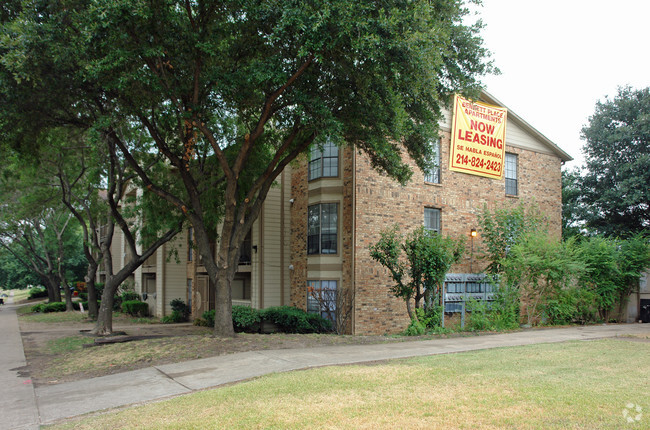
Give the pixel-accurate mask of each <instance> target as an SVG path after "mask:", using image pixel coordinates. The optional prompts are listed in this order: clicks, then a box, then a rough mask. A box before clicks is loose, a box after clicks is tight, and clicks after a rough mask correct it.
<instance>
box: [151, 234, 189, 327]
mask: <svg viewBox="0 0 650 430" xmlns="http://www.w3.org/2000/svg"><path fill="white" fill-rule="evenodd" d="M157 253H158V267H159V268H162V270H160V269H159V271H160V272H162V273H160V275H158V274H156V282H157V283H158V291H163V294H159V296H162V298H161V299H162V300H164V307H162V303H161V306H159V309H164V311H163V315H161V316H165V315H170V314H171V313H172V309H171V306H170V302H171V301H172V300H174V299H181V300H183V301H184V302H185V303H187V267H186V266H187V232H186V231H184V232H182V233H179V234H178V235H177V236H176V238H174V239H173V240H172V241H171V242H169V243H166V244H165V245H163V246H162V247H161V248H160V249H158V251H157ZM159 279H160V280H162V282H160V283H159V281H158V280H159Z"/></svg>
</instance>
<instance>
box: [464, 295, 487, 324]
mask: <svg viewBox="0 0 650 430" xmlns="http://www.w3.org/2000/svg"><path fill="white" fill-rule="evenodd" d="M466 306H467V308H466V309H467V312H468V313H469V321H468V323H467V324H466V325H465V329H466V330H469V331H488V330H494V322H493V321H492V315H491V310H490V308H489V305H488V302H487V301H485V300H476V299H470V300H468V301H467V303H466Z"/></svg>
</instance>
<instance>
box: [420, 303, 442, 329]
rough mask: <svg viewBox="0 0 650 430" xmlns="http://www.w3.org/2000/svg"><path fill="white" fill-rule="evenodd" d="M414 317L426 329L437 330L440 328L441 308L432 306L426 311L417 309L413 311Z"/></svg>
mask: <svg viewBox="0 0 650 430" xmlns="http://www.w3.org/2000/svg"><path fill="white" fill-rule="evenodd" d="M415 315H417V317H418V321H420V323H421V324H422V325H423V326H424V328H426V329H437V328H439V327H441V326H442V324H441V323H442V306H441V305H438V304H434V305H432V306H430V307H428V308H427V309H424V308H417V309H415Z"/></svg>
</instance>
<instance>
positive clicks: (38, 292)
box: [27, 287, 47, 299]
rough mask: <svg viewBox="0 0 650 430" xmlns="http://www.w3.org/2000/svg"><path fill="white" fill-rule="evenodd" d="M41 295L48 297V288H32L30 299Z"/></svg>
mask: <svg viewBox="0 0 650 430" xmlns="http://www.w3.org/2000/svg"><path fill="white" fill-rule="evenodd" d="M41 297H47V290H46V289H45V288H43V287H34V288H30V290H29V296H27V298H28V299H38V298H41Z"/></svg>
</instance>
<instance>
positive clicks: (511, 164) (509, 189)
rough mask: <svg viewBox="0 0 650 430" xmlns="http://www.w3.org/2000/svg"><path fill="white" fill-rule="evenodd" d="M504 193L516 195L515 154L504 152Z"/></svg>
mask: <svg viewBox="0 0 650 430" xmlns="http://www.w3.org/2000/svg"><path fill="white" fill-rule="evenodd" d="M505 167H506V172H505V177H506V194H509V195H511V196H516V195H517V191H518V187H517V154H509V153H506V166H505Z"/></svg>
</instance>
